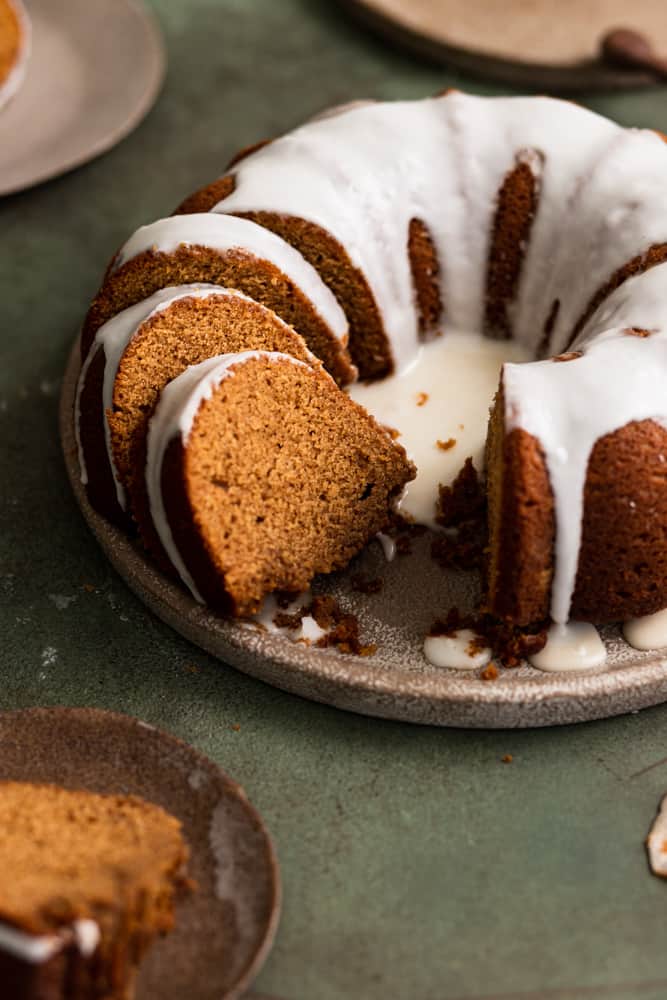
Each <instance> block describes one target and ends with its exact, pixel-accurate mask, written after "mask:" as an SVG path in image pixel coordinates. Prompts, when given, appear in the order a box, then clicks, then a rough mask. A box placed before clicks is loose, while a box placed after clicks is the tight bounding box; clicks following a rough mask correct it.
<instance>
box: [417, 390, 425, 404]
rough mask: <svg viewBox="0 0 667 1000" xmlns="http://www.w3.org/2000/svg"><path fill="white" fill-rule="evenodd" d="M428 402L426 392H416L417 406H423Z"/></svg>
mask: <svg viewBox="0 0 667 1000" xmlns="http://www.w3.org/2000/svg"><path fill="white" fill-rule="evenodd" d="M426 403H428V393H427V392H418V393H417V406H425V404H426Z"/></svg>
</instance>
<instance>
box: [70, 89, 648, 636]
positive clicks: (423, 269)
mask: <svg viewBox="0 0 667 1000" xmlns="http://www.w3.org/2000/svg"><path fill="white" fill-rule="evenodd" d="M342 151H344V152H342ZM665 176H667V144H666V143H665V142H664V141H663V139H662V137H660V136H659V135H658V134H656V133H653V132H651V131H647V130H633V129H624V128H621V127H619V126H618V125H616V124H614V123H613V122H611V121H608V120H607V119H605V118H602V117H601V116H599V115H596V114H594V113H592V112H590V111H587V110H585V109H583V108H580V107H577V106H574V105H572V104H569V103H566V102H562V101H556V100H552V99H549V98H509V99H506V98H492V99H488V98H477V97H470V96H467V95H464V94H460V93H448V94H446V95H443V96H440V97H436V98H432V99H427V100H421V101H403V102H389V103H381V102H366V103H362V104H357V105H355V106H352V107H348V108H342V109H338V110H337V111H335V112H334V113H331V114H327V115H325V116H319V117H318V118H317V119H316V120H312V121H310V122H307V123H306V124H305V125H303V126H301V127H300V128H298V129H296V130H294V131H293V132H292V133H289V134H288V135H285V136H283V137H280V138H277V139H274V140H272V141H270V142H265V143H260V144H258V145H257V146H256V147H254V148H253V149H250V150H246V151H244V154H243V155H242V156H240V157H237V158H236V160H235V161H234V162H233V165H232V166H231V167H230V169H229V170H228V171H227V173H226V174H225V175H224V176H223V177H221V178H219V179H218V180H217V181H215V182H213V183H212V184H210V185H208V186H207V187H206V188H203V189H201V190H200V191H198V192H196V193H195V194H194V195H191V196H190V197H189V198H188V199H186V201H185V202H184V203H183V205H182V206H181V210H184V211H185V212H186V213H187V214H181V215H176V216H175V217H173V218H172V219H170V220H162V221H161V222H159V223H156V224H155V225H154V226H153V227H150V226H149V227H145V229H144V230H140V231H139V232H138V233H137V234H135V236H134V237H132V239H131V240H130V241H129V242H128V243H127V244H126V246H125V248H124V249H123V250H122V251H121V254H120V256H119V257H118V258H117V259H116V260H115V262H113V263H112V265H111V268H110V270H109V272H108V274H107V277H106V279H105V282H104V284H103V286H102V289H101V291H100V293H99V294H98V296H97V298H96V300H95V302H94V303H93V306H92V308H91V311H90V313H89V316H88V319H87V321H86V324H85V327H84V337H83V346H84V353H85V351H87V349H88V347H89V345H90V343H91V340H92V339H93V336H94V333H95V331H96V330H97V329H98V328H99V327H100V325H101V324H102V323H104V322H106V321H107V320H108V319H110V318H111V317H112V316H113V315H114V314H115V313H117V312H118V311H119V310H120V309H123V308H127V307H128V306H129V305H131V304H133V303H135V302H137V301H138V300H139V299H141V298H142V297H146V296H147V295H150V294H153V293H154V292H155V291H156V290H157V289H158V288H159V287H160V286H163V285H165V284H175V283H181V282H190V281H207V282H213V283H216V284H218V283H224V284H229V285H232V286H233V287H239V288H241V290H242V291H244V292H246V293H247V294H248V295H250V296H252V297H256V298H259V299H260V300H261V301H262V302H264V304H266V305H269V306H270V307H271V308H274V309H275V310H276V312H278V314H279V315H281V317H282V318H283V319H284V320H286V321H287V322H290V323H292V325H294V327H295V329H296V330H297V331H298V332H299V333H300V334H301V335H302V336H304V337H305V339H306V342H307V344H308V346H309V348H310V349H311V350H313V351H314V353H316V354H317V355H318V356H319V357H320V358H322V360H323V361H324V362H325V364H327V365H328V367H329V369H330V371H331V372H332V373H333V374H334V375H335V376H336V377H337V379H338V381H339V383H341V384H343V383H345V381H346V380H347V379H348V378H349V369H348V370H347V371H343V372H342V374H341V371H340V370H339V369H338V368H336V366H335V364H334V361H333V360H332V358H331V356H330V355H327V354H326V349H328V348H329V347H330V345H331V343H332V337H331V333H332V332H333V336H334V338H335V337H336V335H337V343H338V345H339V346H340V351H339V353H338V355H336V358H338V359H339V358H341V357H343V358H345V353H344V352H345V350H346V346H345V341H344V334H342V335H341V328H342V327H337V326H336V323H335V321H334V319H333V313H331V314H330V313H329V312H327V313H326V315H325V311H324V307H323V304H322V303H323V301H324V300H323V299H322V298H321V296H320V297H318V298H317V300H316V299H315V295H314V292H313V291H312V287H314V286H312V287H310V288H309V289H308V293H307V294H308V298H309V299H310V301H311V302H314V303H315V307H314V311H315V312H316V314H317V317H318V320H319V324H318V323H315V326H317V332H316V333H315V331H314V328H313V309H312V308H311V309H310V310H305V311H304V310H303V309H292V310H291V311H290V310H289V309H288V308H286V307H285V299H286V298H287V299H290V298H291V292H292V291H293V289H294V288H295V287H298V286H299V283H300V279H299V277H298V275H297V274H296V271H290V270H288V268H287V266H286V265H285V266H283V265H282V264H281V263H280V261H281V260H283V259H284V257H281V258H278V257H275V256H273V257H272V256H271V254H269V253H268V251H267V252H266V253H264V252H263V251H262V252H260V251H258V250H257V247H256V245H254V244H253V248H251V254H250V256H248V255H247V254H246V255H244V253H243V250H242V247H243V238H244V235H243V234H244V233H248V234H250V233H253V234H255V233H256V232H257V231H260V232H263V233H264V234H265V236H267V237H268V236H269V235H271V236H272V237H273V238H274V239H275V240H276V241H277V243H276V244H273V246H277V245H280V247H282V248H284V247H286V246H289V247H290V248H291V250H292V252H293V253H294V254H295V255H296V256H295V257H293V258H290V260H296V259H298V260H300V261H301V267H302V269H303V268H304V267H308V268H309V271H308V273H309V274H311V272H312V273H315V272H317V274H318V275H319V278H318V280H319V283H320V285H319V288H320V292H321V288H322V287H324V288H326V289H327V290H328V292H329V293H330V294H331V296H332V298H334V299H335V300H337V301H338V303H339V304H340V307H342V310H343V311H344V314H345V316H346V318H347V322H348V323H349V352H350V356H351V360H352V362H353V363H354V365H356V367H357V368H358V370H359V374H360V376H361V377H362V378H363V379H369V378H374V379H385V382H386V384H387V386H388V390H387V391H388V392H389V393H396V394H399V395H400V393H401V391H402V390H401V376H402V374H403V373H404V372H406V371H407V370H408V369H410V366H412V365H414V363H415V361H416V359H418V358H419V357H420V356H421V355H423V354H424V353H425V352H427V351H428V350H429V349H430V348H431V346H432V345H431V344H427V343H425V341H427V340H430V339H432V338H433V337H435V336H437V335H438V334H441V335H442V338H441V339H442V341H443V342H444V341H446V339H447V335H448V333H450V334H451V333H452V331H471V332H474V333H475V334H476V335H477V336H479V335H480V334H483V335H484V336H485V337H487V338H494V339H496V340H501V341H502V340H510V339H511V341H512V343H513V344H514V345H515V346H518V347H521V348H523V349H524V350H525V351H526V352H527V354H528V355H529V356H530V357H531V358H532V359H533V360H532V361H530V362H528V363H526V364H522V365H520V366H519V365H513V364H506V365H505V366H504V368H503V372H502V375H501V386H500V391H499V394H498V397H497V401H496V404H495V407H494V412H493V416H492V420H491V424H490V434H489V439H488V444H487V452H486V453H487V469H486V481H487V489H488V498H489V527H490V533H489V534H490V542H489V568H488V607H489V609H490V611H491V612H492V613H494V614H497V615H499V616H501V617H507V618H509V619H511V620H512V621H514V622H516V623H517V624H525V623H527V622H529V621H531V620H533V619H536V618H538V619H544V618H545V617H549V616H550V617H551V618H552V620H553V621H554V622H555V623H556V624H557V625H559V626H564V625H565V624H566V623H567V622H568V621H569V620H570V619H580V618H582V617H583V618H585V619H586V620H587V621H588V622H603V621H613V620H621V621H627V620H628V619H632V620H633V621H634V622H635V624H634V625H633V630H635V631H636V628H637V627H640V628H641V624H640V625H639V626H637V623H636V619H637V618H639V619H640V623H641V621H643V620H644V619H645V618H646V617H647V616H649V617H651V620H652V628H654V626H655V618H654V617H653V616H654V615H655V614H656V613H659V612H661V611H662V609H663V608H665V606H666V605H667V560H666V552H667V546H666V541H667V536H666V534H665V532H666V530H667V509H666V506H665V499H664V497H665V491H664V485H665V472H664V465H665V462H664V455H665V454H667V452H666V450H665V449H666V447H667V430H666V424H667V395H666V393H665V391H664V390H665V389H667V358H666V357H665V342H666V340H667V315H665V312H666V307H665V303H666V302H667V292H665V291H664V290H661V287H660V286H661V284H664V283H663V281H662V279H663V277H664V278H667V206H665V195H664V178H665ZM206 220H208V221H206ZM213 220H218V221H217V222H215V221H213ZM234 222H236V223H238V224H239V225H244V226H246V227H248V228H246V229H245V230H240V229H239V230H235V235H234V239H235V240H236V239H238V243H235V244H234V248H233V249H230V241H229V239H228V238H227V237H226V236H222V237H221V236H218V235H216V232H217V231H216V229H215V227H216V225H218V226H223V227H226V226H231V225H233V224H234ZM221 243H222V246H223V247H224V248H226V249H222V250H221ZM272 252H273V251H272ZM230 256H231V257H233V258H234V260H235V261H236V259H237V258H239V257H241V258H243V260H244V264H243V267H238V266H236V265H234V267H232V266H230V264H229V258H230ZM258 258H262V260H263V261H266V259H267V258H268V259H269V260H270V261H272V262H273V265H274V266H275V267H277V268H278V269H279V270H280V272H281V274H282V275H289V280H291V282H292V283H291V286H290V294H287V295H286V294H279V295H278V296H275V295H273V296H267V294H266V290H267V287H268V284H267V281H266V279H265V277H264V276H265V275H266V268H263V269H262V275H263V277H262V278H261V279H260V280H258V279H257V270H256V267H257V260H258ZM221 261H222V263H221ZM294 266H295V267H296V265H294ZM285 287H286V286H285V283H283V285H282V286H281V290H282V291H284V289H285ZM302 287H304V286H303V285H302ZM665 287H667V286H665ZM318 295H319V293H318ZM322 319H324V321H325V322H324V323H323V322H322ZM323 327H324V328H325V329H326V331H327V332H326V333H325V334H324V335H323ZM322 344H324V348H323V346H322ZM547 359H553V360H547ZM346 363H348V364H349V362H346ZM456 378H457V372H456V370H452V371H450V370H449V369H448V368H447V367H446V366H444V367H443V369H442V379H441V390H440V394H441V395H442V396H443V397H446V394H447V391H448V382H449V381H451V380H455V379H456ZM355 393H356V390H355ZM356 398H357V399H358V398H360V397H359V396H358V395H357V397H356ZM486 402H487V401H483V405H482V410H483V409H484V406H485V405H486ZM398 429H399V430H402V428H401V427H400V426H399V428H398ZM433 437H434V438H435V437H436V433H434V435H433ZM406 440H407V439H405V438H404V441H406ZM409 451H410V449H409V446H408V452H409ZM462 457H465V456H462ZM433 466H434V468H435V467H436V463H435V461H434V462H433ZM420 474H421V470H420ZM435 482H437V480H435ZM435 482H434V488H433V503H435V500H436V489H435ZM652 634H654V632H653V633H652ZM664 635H665V643H666V644H667V628H665V633H664Z"/></svg>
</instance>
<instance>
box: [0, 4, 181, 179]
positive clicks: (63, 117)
mask: <svg viewBox="0 0 667 1000" xmlns="http://www.w3.org/2000/svg"><path fill="white" fill-rule="evenodd" d="M26 7H27V9H28V13H29V16H30V20H31V23H32V54H31V57H30V61H29V63H28V69H27V74H26V78H25V80H24V82H23V85H22V86H21V88H20V90H19V91H18V93H17V94H16V96H15V97H14V98H12V100H11V101H10V102H9V104H7V105H6V107H4V108H3V109H2V111H0V195H4V194H12V193H14V192H16V191H21V190H23V189H24V188H27V187H31V186H32V185H33V184H38V183H39V182H40V181H45V180H47V179H48V178H50V177H55V176H57V175H58V174H62V173H65V171H67V170H71V169H72V168H73V167H77V166H79V165H80V164H81V163H85V162H86V161H87V160H91V159H93V157H95V156H99V154H100V153H104V152H105V151H106V150H108V149H110V147H111V146H114V145H115V144H116V143H117V142H119V141H120V140H121V139H122V138H123V137H124V136H126V135H127V134H128V132H131V131H132V129H133V128H135V126H136V125H138V124H139V122H140V121H141V119H142V118H143V117H144V115H145V114H146V113H147V112H148V110H149V109H150V108H151V106H152V105H153V103H154V102H155V99H156V97H157V95H158V93H159V90H160V87H161V85H162V80H163V78H164V70H165V54H164V47H163V44H162V39H161V36H160V32H159V29H158V27H157V24H156V22H155V20H154V19H153V17H152V16H151V15H150V14H149V13H148V11H146V10H145V9H144V8H143V7H142V6H141V5H140V3H139V2H138V0H94V2H91V0H27V3H26Z"/></svg>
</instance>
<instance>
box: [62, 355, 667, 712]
mask: <svg viewBox="0 0 667 1000" xmlns="http://www.w3.org/2000/svg"><path fill="white" fill-rule="evenodd" d="M78 371H79V360H78V345H75V347H74V349H73V351H72V355H71V357H70V361H69V365H68V368H67V372H66V375H65V380H64V383H63V390H62V397H61V413H60V416H61V438H62V444H63V449H64V454H65V461H66V464H67V470H68V473H69V476H70V480H71V483H72V488H73V490H74V494H75V496H76V499H77V502H78V504H79V506H80V508H81V511H82V513H83V515H84V517H85V519H86V521H87V522H88V525H89V526H90V528H91V530H92V532H93V534H94V535H95V537H96V538H97V540H98V542H99V543H100V545H101V546H102V548H103V549H104V551H105V552H106V554H107V556H108V558H109V560H110V562H111V563H112V565H113V566H114V567H115V569H116V570H117V571H118V573H120V575H121V576H122V577H123V579H124V580H125V581H126V583H127V584H128V586H130V587H131V588H132V590H134V591H135V593H136V594H138V596H139V597H140V598H141V600H142V601H144V602H145V603H146V604H147V605H148V607H149V608H150V609H151V610H152V611H153V612H154V613H155V614H156V615H158V617H159V618H161V619H162V620H163V621H165V622H167V624H169V625H171V626H172V628H174V629H176V631H177V632H180V633H181V635H183V636H185V637H186V638H187V639H189V640H190V641H191V642H194V643H196V645H198V646H201V647H202V649H205V650H207V651H208V652H209V653H212V654H213V655H214V656H217V657H219V659H221V660H224V661H225V662H226V663H230V664H232V665H233V666H235V667H237V668H238V669H239V670H243V671H245V673H247V674H251V675H252V676H253V677H258V678H260V679H261V680H264V681H266V682H267V683H269V684H273V685H275V686H276V687H279V688H282V689H283V690H285V691H290V692H292V693H294V694H300V695H302V696H303V697H305V698H312V699H313V700H315V701H321V702H325V703H326V704H329V705H334V706H336V707H337V708H345V709H348V710H349V711H353V712H361V713H363V714H365V715H377V716H382V717H384V718H388V719H402V720H405V721H409V722H419V723H425V724H429V725H441V726H463V727H476V728H497V729H502V728H511V727H524V726H551V725H559V724H565V723H570V722H584V721H586V720H589V719H600V718H604V717H606V716H610V715H621V714H623V713H625V712H632V711H636V710H638V709H641V708H646V707H648V706H649V705H657V704H659V703H660V702H663V701H667V659H666V658H665V657H664V656H659V655H657V654H656V653H638V652H637V651H635V650H633V649H631V648H630V647H629V646H628V645H627V644H626V643H625V642H624V641H623V640H622V639H621V637H620V634H619V631H618V629H617V628H615V627H609V628H608V629H606V630H605V631H604V635H603V638H604V639H605V642H606V644H607V649H608V660H607V665H606V668H605V669H604V670H599V671H594V672H588V673H580V674H573V673H569V674H565V673H564V674H546V673H542V672H540V671H538V670H534V669H533V668H532V667H529V666H522V667H519V668H517V669H515V670H503V671H501V673H500V676H499V677H498V679H497V680H495V681H484V680H482V679H481V677H480V676H479V675H478V674H477V673H476V672H472V673H471V672H470V671H457V670H445V669H442V668H437V667H433V666H431V665H430V664H429V663H428V662H427V661H426V660H425V658H424V656H423V654H422V643H423V640H424V636H425V635H426V633H427V632H428V629H429V627H430V625H431V623H432V622H433V621H434V619H435V618H437V617H438V616H440V615H442V614H443V613H444V612H445V611H446V610H447V609H448V608H450V607H452V606H456V607H458V608H460V609H461V610H462V611H465V610H466V608H472V606H473V604H474V601H475V599H476V597H477V593H476V582H475V581H476V578H475V575H474V574H471V573H463V572H448V573H445V572H443V571H442V570H441V569H440V568H439V567H438V566H437V564H436V563H435V562H434V561H433V560H432V559H431V557H430V552H429V548H430V539H429V537H428V536H424V537H422V538H421V539H417V540H416V541H415V543H414V545H413V552H412V554H411V555H408V556H399V557H397V558H396V559H395V560H394V561H393V562H391V563H387V562H386V560H385V559H384V556H383V553H382V550H381V548H380V546H379V544H378V543H377V542H373V543H371V544H370V545H369V546H368V547H367V549H366V551H365V552H363V553H362V554H361V555H360V556H359V557H357V558H356V559H355V560H354V561H353V563H352V565H351V566H350V567H349V569H348V570H347V571H346V572H344V573H334V574H331V575H330V576H329V577H323V578H320V579H318V580H317V581H316V583H315V585H314V587H313V590H314V591H316V592H318V593H328V594H332V595H334V596H335V597H336V598H337V599H338V600H339V601H340V603H341V604H342V605H343V607H345V608H346V609H347V610H350V611H353V612H354V613H355V614H356V615H357V616H358V618H359V621H360V623H361V627H362V638H363V640H364V641H365V642H369V643H377V647H378V648H377V652H376V653H375V655H374V656H371V657H363V658H361V657H355V656H345V655H342V654H340V653H338V652H336V651H334V650H328V649H318V648H315V647H313V646H306V645H304V644H302V643H297V642H293V641H292V640H291V639H289V638H288V637H287V636H285V635H284V634H282V633H268V632H261V631H259V630H257V629H256V628H254V627H253V626H249V625H246V624H242V623H240V622H236V621H229V620H226V619H223V618H220V617H218V616H216V615H214V614H212V613H210V612H209V611H208V610H207V609H206V608H203V607H202V606H201V605H199V604H197V603H196V602H195V601H193V600H192V599H191V598H190V596H189V595H188V594H187V593H186V592H185V591H184V590H183V589H182V588H181V587H180V586H178V585H177V584H175V583H173V582H172V581H171V580H169V579H167V578H166V577H165V576H163V575H162V574H161V573H159V572H158V571H157V570H156V569H155V568H154V567H153V566H152V564H151V563H150V561H149V560H148V559H147V558H146V557H145V555H144V554H143V552H142V551H141V549H140V548H139V547H138V546H136V545H135V544H134V543H133V542H132V541H131V540H130V539H129V538H128V537H127V536H126V535H125V534H124V533H123V532H121V531H119V530H117V529H116V528H114V527H112V526H111V525H109V524H108V523H107V522H106V521H105V520H103V519H102V518H100V517H99V516H98V515H97V514H96V513H95V512H94V511H93V510H92V509H91V507H90V505H89V504H88V502H87V499H86V496H85V491H84V489H83V487H82V485H81V482H80V478H79V467H78V461H77V454H76V444H75V439H74V427H73V400H74V393H75V387H76V379H77V376H78ZM357 573H364V574H365V575H367V576H369V577H371V578H375V577H378V576H379V577H381V578H382V580H383V586H382V590H381V591H380V592H379V593H376V594H370V595H363V594H360V593H358V592H357V591H355V590H354V589H353V587H352V582H351V578H352V576H353V575H354V574H357Z"/></svg>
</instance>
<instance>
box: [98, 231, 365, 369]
mask: <svg viewBox="0 0 667 1000" xmlns="http://www.w3.org/2000/svg"><path fill="white" fill-rule="evenodd" d="M192 282H206V283H208V284H214V285H222V286H224V287H226V288H236V289H238V290H239V291H241V292H244V293H245V294H246V295H248V296H249V297H250V298H251V299H255V300H256V301H257V302H261V303H262V304H263V305H265V306H268V308H269V309H273V311H274V312H276V313H277V314H278V315H279V316H280V317H281V319H283V320H285V322H286V323H288V324H289V325H290V326H292V327H294V329H295V330H296V331H297V332H298V333H300V334H301V336H302V337H303V338H304V340H305V341H306V343H307V344H308V347H309V348H310V349H311V351H312V352H313V353H314V354H316V355H317V356H318V357H319V358H320V359H321V360H322V361H323V362H324V365H325V367H326V368H327V370H328V371H330V372H331V374H332V375H333V377H334V378H335V379H336V381H337V382H338V383H339V384H340V385H346V384H347V383H348V382H351V381H353V380H354V378H355V377H356V374H357V371H356V368H355V367H354V365H353V364H352V363H351V361H350V355H349V353H348V350H347V341H348V324H347V319H346V317H345V313H344V312H343V310H342V309H341V307H340V305H339V304H338V302H337V301H336V299H335V297H334V295H333V293H332V292H331V291H330V289H329V288H327V286H326V285H325V284H324V282H323V281H322V279H321V278H320V276H319V274H318V273H317V271H316V270H315V268H314V267H313V266H312V265H311V264H309V263H308V261H306V260H305V258H304V257H302V256H301V254H300V253H299V252H298V251H297V250H295V249H294V247H292V246H290V244H289V243H287V242H286V241H285V240H283V239H281V238H280V236H276V235H275V234H274V233H271V232H269V231H268V230H267V229H264V228H262V226H258V225H256V224H255V223H254V222H251V221H249V220H248V219H240V218H235V217H233V216H229V215H219V214H208V215H206V214H204V215H180V216H177V217H174V218H170V219H159V220H158V221H157V222H154V223H152V224H151V225H149V226H143V227H142V228H141V229H139V230H137V232H136V233H134V235H133V236H131V237H130V239H129V240H128V241H127V242H126V243H125V244H124V246H123V247H122V248H121V249H120V251H119V252H118V253H117V254H116V257H115V258H114V260H113V261H112V262H111V265H110V267H109V269H108V271H107V274H106V276H105V278H104V282H103V284H102V288H101V289H100V291H99V292H98V293H97V295H96V296H95V298H94V300H93V302H92V304H91V306H90V309H89V310H88V315H87V316H86V319H85V321H84V325H83V329H82V332H81V356H82V358H85V357H86V355H87V353H88V350H89V349H90V345H91V344H92V342H93V339H94V337H95V334H96V332H97V330H99V328H100V327H101V326H102V324H103V323H106V322H107V320H109V319H111V317H112V316H115V315H116V314H117V313H119V312H120V311H121V310H122V309H127V308H128V306H132V305H134V304H135V303H136V302H139V301H140V300H141V299H145V298H148V296H149V295H153V293H154V292H156V291H158V289H160V288H166V287H167V286H170V285H183V284H190V283H192Z"/></svg>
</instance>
